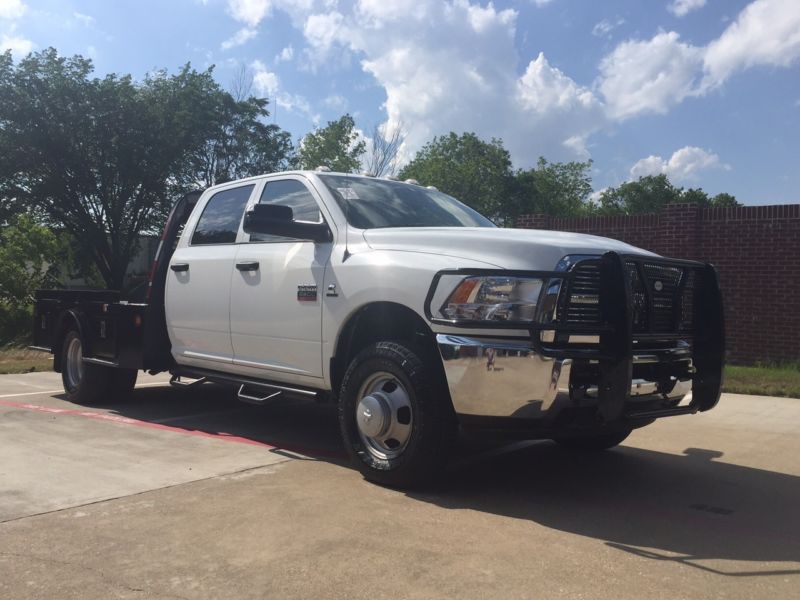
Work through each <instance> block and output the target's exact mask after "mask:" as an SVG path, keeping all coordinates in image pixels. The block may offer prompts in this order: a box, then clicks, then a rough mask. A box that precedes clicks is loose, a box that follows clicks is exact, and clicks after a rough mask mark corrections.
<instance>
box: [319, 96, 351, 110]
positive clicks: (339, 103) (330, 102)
mask: <svg viewBox="0 0 800 600" xmlns="http://www.w3.org/2000/svg"><path fill="white" fill-rule="evenodd" d="M322 102H323V104H325V106H327V107H328V108H330V109H333V110H339V111H343V110H345V109H346V108H347V98H345V97H344V96H342V95H341V94H331V95H330V96H328V97H327V98H325V100H323V101H322Z"/></svg>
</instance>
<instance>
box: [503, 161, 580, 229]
mask: <svg viewBox="0 0 800 600" xmlns="http://www.w3.org/2000/svg"><path fill="white" fill-rule="evenodd" d="M591 168H592V161H591V160H588V161H586V162H568V163H551V162H547V160H545V159H544V158H543V157H540V158H539V161H538V163H537V165H536V167H535V168H533V169H527V170H519V171H517V173H516V175H515V178H514V179H515V181H514V183H515V193H514V201H513V206H512V207H511V208H512V211H511V213H512V214H511V215H509V216H512V217H513V218H514V219H516V217H518V216H519V215H523V214H531V213H541V214H547V215H554V216H559V217H578V216H584V215H587V214H589V213H590V212H591V211H592V206H591V204H590V202H589V196H590V195H591V193H592V178H591Z"/></svg>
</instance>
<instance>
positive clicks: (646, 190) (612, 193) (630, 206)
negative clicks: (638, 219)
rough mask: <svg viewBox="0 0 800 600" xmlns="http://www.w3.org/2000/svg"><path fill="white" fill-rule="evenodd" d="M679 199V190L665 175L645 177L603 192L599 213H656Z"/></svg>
mask: <svg viewBox="0 0 800 600" xmlns="http://www.w3.org/2000/svg"><path fill="white" fill-rule="evenodd" d="M680 197H681V190H680V189H678V188H676V187H675V186H673V185H672V184H671V183H670V182H669V179H667V176H666V175H664V174H663V173H662V174H661V175H647V176H645V177H640V178H639V179H637V180H636V181H627V182H625V183H623V184H621V185H619V186H618V187H610V188H607V189H606V190H604V191H603V193H602V194H600V208H599V212H600V213H601V214H607V215H634V214H640V213H651V212H658V211H659V210H661V208H662V207H664V206H665V205H667V204H672V203H674V202H679V201H680Z"/></svg>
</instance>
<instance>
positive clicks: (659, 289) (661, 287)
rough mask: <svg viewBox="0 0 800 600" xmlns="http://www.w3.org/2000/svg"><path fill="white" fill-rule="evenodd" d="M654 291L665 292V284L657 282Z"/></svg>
mask: <svg viewBox="0 0 800 600" xmlns="http://www.w3.org/2000/svg"><path fill="white" fill-rule="evenodd" d="M653 289H655V291H657V292H660V291H661V290H663V289H664V284H663V283H661V282H660V281H656V282H655V283H654V284H653Z"/></svg>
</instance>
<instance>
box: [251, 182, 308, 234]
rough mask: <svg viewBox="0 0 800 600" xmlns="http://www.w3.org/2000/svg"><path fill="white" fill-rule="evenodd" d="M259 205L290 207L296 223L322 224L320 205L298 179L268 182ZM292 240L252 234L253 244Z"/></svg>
mask: <svg viewBox="0 0 800 600" xmlns="http://www.w3.org/2000/svg"><path fill="white" fill-rule="evenodd" d="M258 202H259V204H280V205H282V206H289V207H291V209H292V215H293V217H294V220H295V221H308V222H310V223H322V214H321V213H320V212H319V205H318V204H317V201H316V200H315V199H314V196H313V195H312V194H311V192H309V191H308V188H306V186H305V185H303V183H302V182H300V181H298V180H297V179H281V180H278V181H268V182H267V185H265V186H264V191H263V192H261V199H260V200H259V201H258ZM291 240H292V238H284V237H280V236H277V235H260V234H255V233H254V234H251V235H250V241H251V242H282V241H291Z"/></svg>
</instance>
